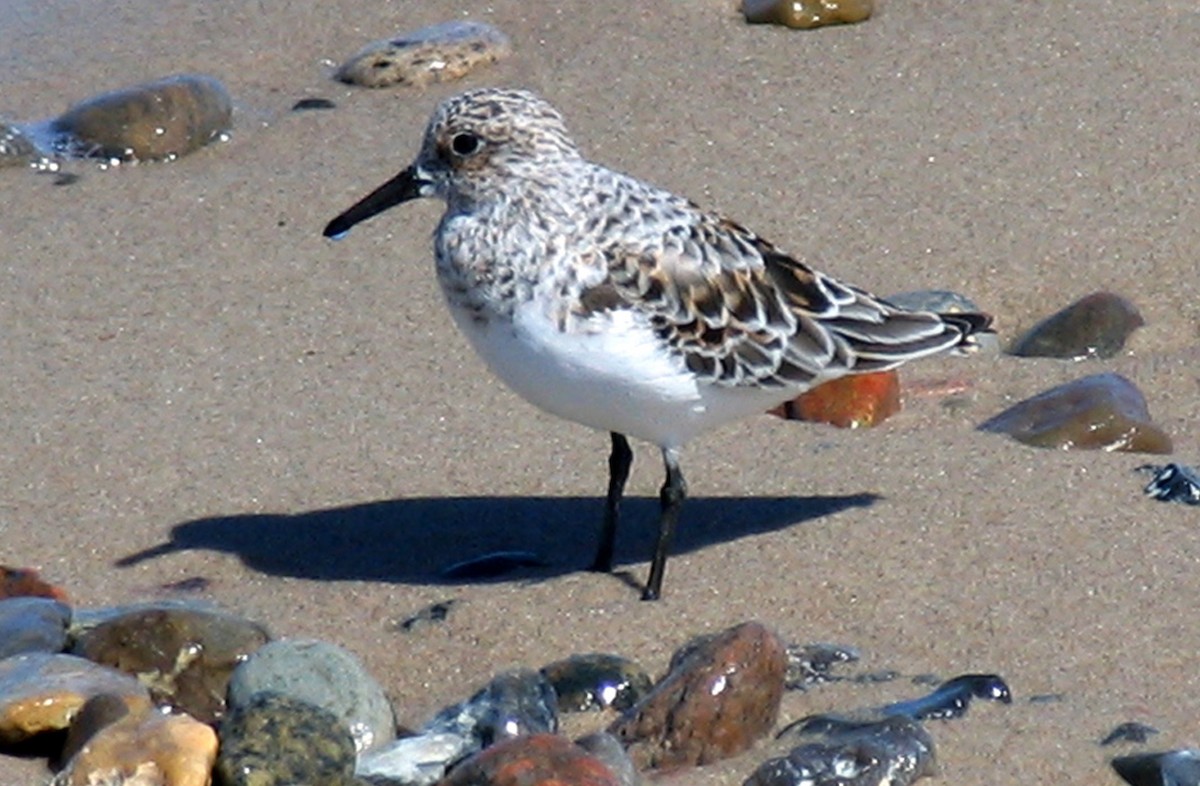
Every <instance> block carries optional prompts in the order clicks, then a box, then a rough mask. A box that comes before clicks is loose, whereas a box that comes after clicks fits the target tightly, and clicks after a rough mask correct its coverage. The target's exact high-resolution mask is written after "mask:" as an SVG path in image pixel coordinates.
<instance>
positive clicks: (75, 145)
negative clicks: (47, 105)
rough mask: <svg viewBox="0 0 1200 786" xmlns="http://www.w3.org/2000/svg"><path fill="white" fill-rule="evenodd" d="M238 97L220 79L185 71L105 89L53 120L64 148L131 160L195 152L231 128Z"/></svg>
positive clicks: (74, 152) (60, 147) (58, 144)
mask: <svg viewBox="0 0 1200 786" xmlns="http://www.w3.org/2000/svg"><path fill="white" fill-rule="evenodd" d="M232 119H233V101H232V99H231V98H230V97H229V92H228V91H227V90H226V89H225V86H224V85H222V84H221V82H220V81H218V80H217V79H214V78H213V77H210V76H203V75H199V74H184V75H180V76H172V77H168V78H166V79H160V80H158V81H155V82H147V83H145V84H141V85H136V86H134V87H128V88H125V89H123V90H115V91H113V92H111V93H102V94H101V95H98V96H94V97H93V98H90V99H88V100H86V101H83V102H81V103H79V104H76V105H75V106H73V107H71V108H70V109H68V110H67V111H66V112H64V113H63V114H62V115H60V116H59V117H58V118H56V119H55V120H53V121H51V123H50V129H51V133H53V134H54V135H55V136H56V140H55V142H54V145H55V147H56V148H57V150H58V152H60V153H62V154H66V155H74V156H85V157H93V158H108V159H119V160H122V161H126V160H133V159H137V160H164V159H173V158H176V157H178V156H181V155H184V154H186V153H190V152H192V151H194V150H197V149H199V148H201V147H204V146H205V145H207V144H208V143H209V142H212V141H213V140H214V139H217V138H218V137H220V135H221V134H223V133H224V132H226V131H228V130H229V127H230V125H231V124H232Z"/></svg>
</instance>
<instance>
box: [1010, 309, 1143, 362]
mask: <svg viewBox="0 0 1200 786" xmlns="http://www.w3.org/2000/svg"><path fill="white" fill-rule="evenodd" d="M1145 324H1146V320H1144V319H1143V318H1142V315H1141V313H1140V312H1139V311H1138V310H1137V307H1136V306H1134V305H1133V304H1132V303H1130V302H1129V301H1128V300H1126V299H1125V298H1123V297H1121V296H1120V295H1114V294H1113V293H1112V292H1094V293H1092V294H1090V295H1088V296H1087V297H1085V298H1082V299H1081V300H1078V301H1076V302H1074V303H1072V304H1071V305H1069V306H1067V307H1066V308H1064V309H1063V310H1062V311H1059V312H1058V313H1056V314H1053V315H1051V316H1049V317H1047V318H1046V319H1044V320H1042V321H1041V322H1039V323H1038V324H1036V325H1034V326H1033V327H1032V328H1031V329H1030V330H1029V331H1028V332H1027V333H1025V335H1023V336H1022V337H1021V338H1019V339H1017V341H1016V342H1015V343H1014V344H1013V348H1012V350H1011V354H1013V355H1018V356H1021V357H1045V358H1070V359H1073V360H1079V359H1081V358H1110V357H1112V356H1113V355H1116V354H1117V353H1118V352H1120V351H1121V350H1122V349H1124V348H1125V341H1126V340H1127V339H1128V338H1129V336H1130V335H1131V334H1132V333H1133V331H1135V330H1137V329H1138V328H1140V327H1141V326H1142V325H1145Z"/></svg>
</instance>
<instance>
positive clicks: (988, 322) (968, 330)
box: [938, 311, 996, 354]
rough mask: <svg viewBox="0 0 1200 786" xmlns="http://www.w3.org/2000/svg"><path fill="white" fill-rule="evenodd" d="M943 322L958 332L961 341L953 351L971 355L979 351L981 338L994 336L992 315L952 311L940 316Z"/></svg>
mask: <svg viewBox="0 0 1200 786" xmlns="http://www.w3.org/2000/svg"><path fill="white" fill-rule="evenodd" d="M938 316H939V317H940V318H941V320H942V321H943V322H945V323H946V324H947V325H950V326H951V327H954V328H956V329H957V330H958V332H959V335H960V336H961V337H960V338H959V341H958V343H957V344H955V345H954V346H953V347H952V348H951V351H952V352H955V353H956V354H970V353H971V352H975V351H976V350H978V349H979V336H986V335H992V334H994V333H995V332H996V331H994V330H992V315H991V314H984V313H983V312H981V311H980V312H976V311H950V312H946V313H944V314H938Z"/></svg>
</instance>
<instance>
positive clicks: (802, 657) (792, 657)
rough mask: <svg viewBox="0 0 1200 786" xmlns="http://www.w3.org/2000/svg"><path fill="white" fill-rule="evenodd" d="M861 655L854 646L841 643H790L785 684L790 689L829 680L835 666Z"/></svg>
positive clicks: (853, 660)
mask: <svg viewBox="0 0 1200 786" xmlns="http://www.w3.org/2000/svg"><path fill="white" fill-rule="evenodd" d="M860 657H862V656H861V653H859V651H858V650H857V649H855V648H854V647H847V646H843V645H840V644H796V645H792V644H789V645H788V647H787V659H788V667H787V679H786V682H785V686H786V687H787V689H788V690H797V689H804V688H805V687H807V686H809V685H814V684H817V683H821V682H828V681H829V680H830V679H831V674H830V672H832V671H833V667H834V666H837V665H840V664H842V663H854V662H856V661H858V659H859V658H860Z"/></svg>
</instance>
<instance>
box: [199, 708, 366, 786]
mask: <svg viewBox="0 0 1200 786" xmlns="http://www.w3.org/2000/svg"><path fill="white" fill-rule="evenodd" d="M220 738H221V751H220V754H219V755H218V756H217V766H216V769H215V771H214V774H215V775H216V779H215V782H216V783H217V784H219V786H290V785H291V784H300V783H303V784H322V786H323V785H324V784H326V783H334V782H345V781H347V780H348V779H350V778H351V777H353V775H354V764H355V750H354V738H353V737H351V736H350V731H349V730H348V729H347V728H346V724H345V723H343V722H342V719H341V718H338V717H337V716H336V715H334V714H333V713H332V712H329V711H328V710H323V709H321V708H320V707H314V706H312V705H311V704H305V703H304V702H301V701H297V700H295V699H291V698H288V697H286V696H279V695H276V694H271V693H260V694H258V695H257V696H255V697H254V699H253V700H252V701H251V702H250V703H248V704H246V705H244V706H241V707H238V708H237V709H236V710H234V711H232V712H230V713H229V715H228V716H226V718H225V720H224V721H222V723H221V727H220ZM337 779H340V780H337Z"/></svg>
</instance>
